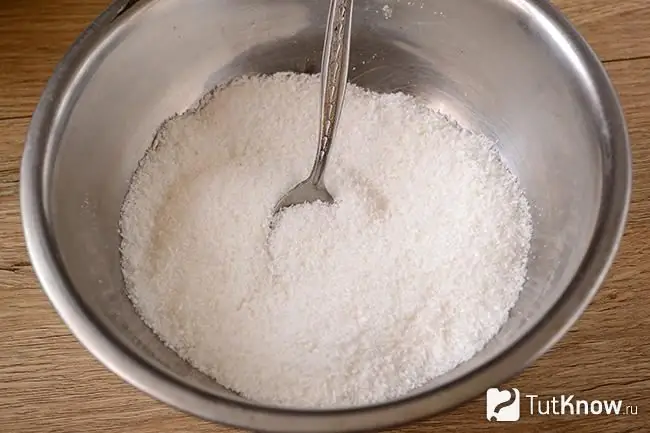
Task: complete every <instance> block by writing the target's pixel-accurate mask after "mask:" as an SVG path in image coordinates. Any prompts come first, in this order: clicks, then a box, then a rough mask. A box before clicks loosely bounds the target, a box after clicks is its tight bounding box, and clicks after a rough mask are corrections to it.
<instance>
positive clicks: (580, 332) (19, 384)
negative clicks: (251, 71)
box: [0, 0, 650, 433]
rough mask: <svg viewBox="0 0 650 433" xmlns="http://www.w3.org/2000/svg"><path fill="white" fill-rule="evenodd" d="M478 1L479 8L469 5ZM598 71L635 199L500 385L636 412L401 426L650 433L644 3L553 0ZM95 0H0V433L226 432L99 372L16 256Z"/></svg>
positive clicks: (649, 4) (469, 411)
mask: <svg viewBox="0 0 650 433" xmlns="http://www.w3.org/2000/svg"><path fill="white" fill-rule="evenodd" d="M476 1H479V0H476ZM556 3H557V5H558V6H559V7H560V8H561V9H562V10H563V11H564V12H565V13H566V14H567V15H568V16H569V18H570V19H571V20H572V21H573V22H574V23H575V25H576V26H577V27H578V29H579V30H580V31H581V32H582V33H583V35H584V36H585V37H586V38H587V40H588V41H589V42H590V43H591V44H592V46H593V48H594V49H595V51H596V52H597V53H598V55H599V56H600V57H601V59H602V60H603V62H604V63H605V66H606V68H607V70H608V71H609V73H610V75H611V77H612V79H613V81H614V84H615V85H616V87H617V89H618V91H619V93H620V95H621V100H622V103H623V106H624V108H625V113H626V116H627V121H628V125H629V131H630V135H631V138H632V150H633V154H634V156H633V157H634V191H633V195H632V205H631V210H630V215H629V222H628V225H627V231H626V235H625V237H624V239H623V242H622V246H621V249H620V252H619V254H618V257H617V260H616V262H615V265H614V267H613V269H612V271H611V272H610V274H609V277H608V279H607V282H606V284H605V285H604V287H603V288H602V290H601V291H600V292H599V294H598V296H597V298H596V299H595V301H594V302H593V303H592V304H591V306H590V307H589V309H588V310H587V311H586V313H585V314H584V315H583V316H582V318H581V319H580V320H579V322H578V323H577V324H576V326H574V328H573V329H572V330H571V331H570V332H569V334H568V335H567V336H566V337H565V338H564V339H563V340H562V341H561V342H560V343H559V344H557V345H556V346H555V347H554V348H553V349H552V350H551V351H550V352H549V353H547V354H546V355H545V356H543V357H542V358H541V359H540V360H539V361H538V362H536V363H535V364H534V365H533V366H532V367H530V368H528V369H527V370H526V371H525V372H524V373H523V374H522V375H521V376H519V377H517V378H515V379H514V380H512V381H511V383H509V385H510V386H516V387H518V388H519V389H520V390H521V391H522V392H526V393H534V394H539V395H547V396H551V395H559V394H576V395H578V396H580V397H582V398H586V399H622V400H624V401H625V404H631V405H637V406H638V415H636V416H634V415H628V416H618V417H616V416H586V417H570V416H564V417H540V416H537V417H531V416H526V415H524V416H523V418H522V420H521V421H520V422H518V423H508V424H505V423H501V424H496V423H493V424H491V423H488V422H487V421H486V420H485V400H484V398H483V397H481V398H478V399H476V400H475V401H472V402H470V403H467V404H465V405H464V406H462V407H459V408H457V409H455V410H453V411H452V412H450V413H448V414H445V415H442V416H439V417H437V418H435V419H432V420H429V421H424V422H421V423H418V424H414V425H411V426H408V427H404V428H402V429H401V430H399V431H402V432H434V431H435V432H451V431H459V432H466V431H477V432H487V431H494V432H500V431H513V432H520V431H531V432H537V431H539V432H541V431H551V432H578V431H584V432H590V433H599V432H603V433H605V432H608V433H609V432H636V431H639V432H640V431H650V415H649V413H648V411H649V410H650V345H649V344H648V342H649V341H650V306H649V304H650V288H649V287H648V286H646V285H647V284H649V283H650V260H649V259H648V252H650V1H649V0H622V1H619V2H618V3H617V4H614V3H616V2H612V1H611V0H557V1H556ZM106 4H107V0H92V1H90V0H1V1H0V430H1V431H3V432H21V433H24V432H66V433H67V432H70V433H72V432H79V433H89V432H102V433H108V432H129V433H154V432H155V433H163V432H190V431H191V432H220V431H222V432H224V431H232V432H234V431H235V430H234V429H228V428H224V427H218V426H214V425H212V424H209V423H207V422H203V421H200V420H197V419H195V418H192V417H189V416H187V415H184V414H182V413H180V412H178V411H175V410H173V409H170V408H169V407H167V406H165V405H163V404H161V403H158V402H157V401H154V400H153V399H151V398H150V397H148V396H146V395H144V394H143V393H141V392H140V391H137V390H136V389H134V388H133V387H131V386H129V385H127V384H125V383H124V382H122V380H120V379H119V378H118V377H117V376H115V375H113V374H112V373H109V372H108V371H107V370H106V369H105V368H104V367H103V366H102V365H100V364H99V362H97V361H96V360H95V359H94V358H92V357H91V356H90V355H89V354H88V352H86V351H85V350H84V349H83V348H82V347H81V345H80V344H79V343H78V342H77V341H76V340H75V339H74V338H73V337H72V336H71V334H70V333H69V332H68V330H67V328H66V327H65V326H64V325H63V324H62V322H61V320H60V319H59V317H58V316H57V315H56V313H55V312H54V310H53V309H52V308H51V307H50V304H49V303H48V300H47V299H46V297H45V295H44V294H43V292H42V291H41V290H40V288H39V286H38V283H37V281H36V279H35V277H34V275H33V273H32V270H31V267H30V264H29V261H28V257H27V254H26V251H25V247H24V243H23V236H22V231H21V224H20V215H19V204H18V182H19V162H20V157H21V153H22V148H23V139H24V136H25V131H26V128H27V125H28V122H29V118H30V115H31V113H32V111H33V109H34V107H35V104H36V103H37V101H38V98H39V94H40V92H41V90H42V88H43V86H44V85H45V82H46V80H47V78H48V76H49V75H50V73H51V72H52V69H53V67H54V66H55V64H56V62H57V61H58V60H59V59H60V58H61V56H62V55H63V53H64V52H65V50H66V49H67V47H68V46H69V44H70V43H72V41H73V40H74V39H75V38H76V36H77V35H78V34H79V32H80V31H81V30H82V29H83V28H84V27H85V26H86V25H88V24H89V23H90V22H91V20H92V19H93V18H94V17H95V16H96V15H97V14H98V13H99V12H100V11H101V10H102V9H103V8H104V7H105V6H106Z"/></svg>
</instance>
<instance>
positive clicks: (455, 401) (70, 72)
mask: <svg viewBox="0 0 650 433" xmlns="http://www.w3.org/2000/svg"><path fill="white" fill-rule="evenodd" d="M155 1H158V0H117V1H115V2H113V3H112V4H110V5H109V6H108V8H107V9H106V10H105V11H104V12H103V13H102V14H101V15H99V17H98V18H97V19H96V20H95V21H93V23H92V24H91V25H90V26H89V27H88V28H87V29H86V30H85V31H84V32H82V33H81V35H80V36H79V37H78V39H77V40H76V41H75V42H74V44H73V45H72V46H71V48H70V49H69V51H68V52H67V53H66V55H65V56H64V57H63V59H62V60H61V62H60V63H59V64H58V65H57V67H56V69H55V71H54V73H53V75H52V77H51V78H50V80H49V81H48V83H47V85H46V87H45V90H44V91H43V93H42V95H41V98H40V101H39V103H38V105H37V107H36V109H35V111H34V113H33V116H32V120H31V122H30V125H29V129H28V133H27V137H26V141H25V149H24V153H23V158H22V162H21V174H20V207H21V218H22V223H23V231H24V236H25V240H26V245H27V249H28V254H29V257H30V261H31V263H32V266H33V269H34V271H35V273H36V275H37V277H38V279H39V282H40V284H41V286H42V288H43V290H44V291H45V293H46V294H47V296H48V298H49V300H50V302H51V303H52V305H53V306H54V308H55V309H56V311H57V312H58V314H59V315H60V316H61V318H62V319H63V321H64V322H65V323H66V325H67V326H68V327H69V328H70V330H71V331H72V333H73V334H74V335H75V337H76V338H77V339H78V340H79V341H80V342H81V343H82V345H84V346H85V347H86V349H87V350H88V351H89V352H91V353H92V354H93V356H95V357H96V358H97V359H98V360H99V361H101V362H102V363H103V364H104V365H105V366H106V367H107V368H109V369H110V370H111V371H113V372H114V373H115V374H117V375H118V376H120V377H121V378H122V379H124V380H125V381H127V382H129V383H130V384H132V385H134V386H135V387H137V388H139V389H140V390H142V391H144V392H145V393H147V394H149V395H150V396H152V397H154V398H156V399H158V400H160V401H163V402H165V403H167V404H169V405H171V406H173V407H175V408H177V409H180V410H182V411H184V412H186V413H189V414H193V415H196V416H198V417H201V418H203V419H206V420H210V421H214V422H218V423H221V424H225V425H230V426H236V427H240V428H248V429H253V430H258V431H268V432H285V433H287V432H289V433H291V432H296V433H298V432H303V433H308V432H329V431H332V432H355V431H367V430H371V429H377V428H389V427H394V426H397V425H400V424H404V423H407V422H412V421H416V420H419V419H422V418H426V417H429V416H432V415H434V414H438V413H441V412H445V411H447V410H450V409H452V408H455V407H457V406H459V405H460V404H462V403H464V402H466V401H468V400H470V399H472V398H474V397H476V396H478V395H480V394H481V393H483V392H485V390H486V389H487V388H489V387H493V386H498V385H499V384H501V383H503V382H505V381H507V380H508V379H510V378H512V377H513V376H515V375H517V374H519V373H520V372H521V371H522V370H523V369H524V368H526V367H527V366H528V365H529V364H531V363H532V362H533V361H535V360H536V359H537V358H539V357H540V356H541V355H542V354H543V353H544V352H545V351H546V350H548V349H549V348H550V347H551V346H552V345H553V344H554V343H555V342H556V341H557V340H559V339H560V338H561V337H562V336H563V335H564V334H565V333H566V332H567V331H568V330H569V328H570V327H571V326H572V325H573V324H574V322H575V321H576V320H577V319H578V318H579V317H580V315H581V314H582V312H583V311H584V310H585V308H586V307H587V306H588V304H589V303H590V302H591V300H592V299H593V297H594V295H595V294H596V292H597V291H598V289H599V287H600V286H601V284H602V283H603V281H604V279H605V277H606V274H607V272H608V271H609V269H610V267H611V265H612V262H613V260H614V257H615V255H616V252H617V251H618V247H619V244H620V241H621V238H622V235H623V232H624V228H625V224H626V220H627V214H628V209H629V203H630V196H631V185H632V161H631V150H630V142H629V136H628V132H627V126H626V123H625V119H624V115H623V110H622V108H621V105H620V101H619V98H618V95H617V94H616V91H615V89H614V87H613V85H612V83H611V81H610V79H609V77H608V75H607V73H606V71H605V69H604V67H603V66H602V64H601V63H600V61H599V60H598V57H597V56H596V54H595V53H594V52H593V51H592V49H591V48H590V47H589V45H588V44H587V43H586V41H585V40H584V39H583V38H582V36H581V35H580V34H579V33H578V32H577V31H576V30H575V29H574V28H573V26H572V25H571V24H570V23H569V21H568V20H567V19H566V18H565V17H564V16H563V15H562V14H561V12H559V10H557V9H556V8H555V7H554V6H552V5H551V4H550V3H548V2H547V1H545V0H517V2H518V3H519V4H520V6H521V7H526V8H532V10H534V12H535V13H536V14H540V15H541V16H542V17H543V18H545V19H546V20H547V21H548V22H549V23H550V24H551V25H552V26H554V27H555V28H556V29H558V30H559V32H560V34H561V36H562V37H563V38H564V39H566V40H568V41H569V42H570V44H571V49H572V51H574V52H576V53H577V60H575V61H576V62H579V63H580V64H581V65H582V66H584V68H585V70H586V71H587V72H588V74H589V77H590V78H591V80H592V81H593V82H594V83H596V85H597V86H596V96H597V97H598V100H599V102H602V101H605V103H604V104H603V105H604V107H603V110H604V111H605V112H606V113H607V115H608V117H607V119H608V122H609V128H610V131H611V137H610V142H611V143H613V144H612V154H613V161H614V165H613V167H611V170H612V171H613V173H614V179H615V181H614V182H612V183H611V184H607V185H603V191H604V192H603V195H606V196H607V197H609V199H610V201H609V202H608V203H605V204H606V205H609V206H608V207H607V206H605V209H604V210H601V213H600V214H599V218H598V221H597V224H596V227H595V230H594V235H593V237H592V240H591V242H590V246H589V248H588V251H587V253H586V255H585V257H584V258H583V260H582V262H581V264H580V267H579V269H578V272H577V273H576V275H575V276H574V277H573V279H572V280H571V282H570V284H569V285H568V286H567V288H566V289H565V291H564V292H563V293H562V295H561V296H560V297H559V298H558V300H557V301H556V303H555V304H554V305H553V306H552V307H551V308H550V309H549V311H548V312H547V314H546V315H545V316H544V317H543V318H542V319H541V320H540V321H539V322H538V323H537V324H535V325H534V326H533V327H532V328H531V329H529V330H528V332H527V333H526V334H524V335H523V336H521V338H520V339H519V340H518V341H517V342H515V343H514V344H512V345H511V346H510V347H508V348H506V349H505V350H504V351H503V352H502V353H500V354H498V355H497V356H496V357H494V358H492V359H491V360H489V361H488V362H486V363H485V364H483V365H480V366H478V367H477V368H475V369H474V370H472V371H470V372H469V373H467V374H466V375H464V376H462V377H459V378H457V379H455V380H452V381H450V382H449V383H446V384H444V385H442V386H440V387H438V388H435V389H431V390H428V391H423V392H421V393H418V394H415V395H412V396H408V397H404V398H401V399H398V400H394V401H390V402H386V403H381V404H376V405H372V406H364V407H355V408H345V409H328V410H297V409H283V408H274V407H269V406H262V405H258V404H256V403H254V402H242V401H238V400H230V399H227V398H223V397H220V396H216V395H213V394H210V393H208V392H205V391H202V390H199V389H197V388H194V387H192V386H191V385H188V384H185V383H182V382H180V381H179V380H178V379H176V378H174V377H172V376H170V375H169V374H167V373H165V372H163V371H161V370H158V369H157V368H156V367H154V366H152V365H149V364H148V363H146V362H145V361H144V360H142V359H139V358H138V356H137V355H136V354H135V353H133V352H132V351H130V350H129V349H128V348H127V347H125V346H123V345H122V344H121V343H120V342H119V341H118V340H117V339H116V338H114V337H113V336H111V335H110V333H109V332H107V330H105V329H103V327H102V325H101V324H100V323H99V322H98V321H96V320H94V319H93V316H92V315H91V314H90V312H89V311H88V310H87V309H86V308H85V307H84V305H83V303H82V302H81V300H80V299H79V298H78V297H77V296H76V294H75V293H74V290H73V289H72V287H73V286H72V284H71V282H70V280H69V278H68V277H67V275H66V271H65V269H64V267H63V265H62V263H61V262H60V260H59V258H58V255H57V250H56V245H55V242H54V239H52V235H51V233H50V232H49V231H48V218H47V214H46V210H45V206H44V203H46V202H47V200H46V197H45V191H47V188H46V187H45V184H44V182H46V180H47V179H48V175H47V172H46V167H45V164H44V162H45V160H46V159H47V153H48V150H49V149H50V148H51V144H52V142H53V139H52V137H51V134H50V132H51V130H52V126H53V125H56V124H57V122H58V121H59V120H60V119H59V118H60V108H61V107H63V106H65V105H66V104H70V103H73V102H70V101H69V97H68V96H69V90H70V89H72V88H74V86H75V85H76V83H77V81H78V80H77V79H76V78H78V76H79V75H80V70H81V69H83V67H84V65H85V64H86V63H87V62H88V59H89V56H90V55H91V54H92V52H93V51H94V50H95V49H96V48H97V47H98V46H99V44H100V43H101V42H102V39H103V38H106V37H107V36H108V35H109V34H111V33H112V34H115V33H116V32H117V30H118V29H119V28H120V27H121V26H124V25H127V21H128V18H129V17H132V16H134V15H135V14H138V13H140V12H142V11H143V10H145V9H146V7H147V5H150V4H152V3H153V2H155ZM127 12H128V13H127ZM122 15H125V17H124V18H125V19H124V20H122V19H120V17H121V16H122ZM605 190H606V192H605ZM601 207H602V206H601Z"/></svg>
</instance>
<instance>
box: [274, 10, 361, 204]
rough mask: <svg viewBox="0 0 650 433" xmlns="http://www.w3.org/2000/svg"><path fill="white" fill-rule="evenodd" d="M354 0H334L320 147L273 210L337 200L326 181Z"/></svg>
mask: <svg viewBox="0 0 650 433" xmlns="http://www.w3.org/2000/svg"><path fill="white" fill-rule="evenodd" d="M353 7H354V2H353V0H331V3H330V10H329V13H328V16H327V26H326V28H325V43H324V44H323V60H322V61H321V83H322V84H321V108H320V117H321V119H320V126H319V131H318V148H317V150H316V157H315V159H314V166H313V167H312V170H311V173H310V174H309V177H308V178H307V179H305V180H304V181H302V182H300V183H299V184H298V185H296V186H295V187H293V188H292V189H291V190H290V191H289V192H288V193H286V194H285V195H284V196H283V197H282V198H281V199H280V201H278V204H277V205H276V206H275V209H274V210H273V213H278V212H279V211H281V210H282V209H284V208H286V207H289V206H294V205H296V204H301V203H311V202H315V201H322V202H324V203H331V202H333V201H334V199H333V198H332V195H331V194H330V193H329V191H328V190H327V188H326V186H325V183H324V182H323V174H324V173H325V168H326V167H327V157H328V156H329V153H330V148H331V147H332V141H333V140H334V136H335V135H336V129H337V126H338V123H339V117H340V116H341V109H342V108H343V99H344V97H345V89H346V87H347V81H348V68H349V64H350V36H351V34H352V12H353Z"/></svg>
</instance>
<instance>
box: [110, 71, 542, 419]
mask: <svg viewBox="0 0 650 433" xmlns="http://www.w3.org/2000/svg"><path fill="white" fill-rule="evenodd" d="M319 91H320V79H319V77H317V76H308V75H295V74H288V73H283V74H276V75H273V76H270V77H252V78H244V79H239V80H237V81H235V82H234V83H232V84H231V85H229V86H227V87H225V88H222V89H219V90H217V91H216V92H215V94H214V95H213V97H212V98H211V99H207V100H206V101H204V103H203V104H202V107H201V108H200V109H199V110H198V111H197V112H193V113H189V114H185V115H182V116H179V117H176V118H174V119H172V120H170V121H168V122H167V123H166V124H165V125H164V126H163V128H162V129H161V131H160V133H159V134H158V136H157V138H156V140H155V143H154V148H153V150H152V151H150V152H149V153H148V154H147V155H146V157H145V158H144V159H143V161H142V163H141V166H140V168H139V169H138V171H137V172H136V175H135V176H134V179H133V183H132V185H131V188H130V191H129V193H128V195H127V197H126V199H125V202H124V207H123V216H122V220H121V230H122V236H123V243H122V254H123V271H124V277H125V280H126V283H127V288H128V290H129V292H130V296H131V297H132V300H133V302H134V303H135V305H136V308H137V309H138V310H139V311H140V313H141V314H142V316H143V318H144V319H145V321H146V322H147V323H148V324H149V325H150V326H151V328H153V329H154V330H155V331H156V333H157V334H158V335H159V336H160V337H161V338H162V339H163V340H164V341H165V342H166V343H167V344H168V345H169V346H170V347H171V348H173V349H174V350H176V351H177V352H178V353H179V354H180V355H181V356H182V357H183V358H185V359H187V360H188V361H189V362H190V363H192V364H193V365H194V366H196V367H197V368H199V369H200V370H202V371H203V372H205V373H206V374H208V375H210V376H213V377H214V378H215V379H216V380H217V381H218V382H220V383H221V384H222V385H224V386H226V387H228V388H230V389H232V390H234V391H236V392H239V393H240V394H242V395H243V396H245V397H248V398H251V399H254V400H257V401H261V402H265V403H271V404H278V405H286V406H293V407H340V406H349V405H359V404H365V403H373V402H381V401H385V400H387V399H391V398H395V397H398V396H401V395H404V394H405V393H408V392H409V391H411V390H413V389H414V388H416V387H419V386H421V385H423V384H424V383H426V382H427V381H428V380H430V379H431V378H433V377H435V376H438V375H440V374H443V373H445V372H447V371H449V370H450V369H452V368H454V367H455V366H456V365H458V364H459V363H461V362H463V361H465V360H467V359H469V358H471V357H472V356H473V355H474V354H475V353H476V352H477V351H478V350H480V349H481V348H482V347H483V346H484V345H485V344H486V343H487V342H488V340H490V338H492V337H493V336H494V335H495V334H496V333H497V331H498V330H499V328H500V327H501V325H502V324H503V323H504V322H505V321H506V319H507V316H508V311H509V310H510V308H511V307H512V306H513V304H514V303H515V301H516V299H517V297H518V295H519V292H520V290H521V288H522V285H523V283H524V280H525V276H526V264H527V256H528V252H529V248H530V238H531V230H532V229H531V220H530V214H529V210H528V205H527V202H526V199H525V197H524V196H523V194H522V191H521V189H520V186H519V185H518V182H517V179H516V178H515V177H514V176H513V175H512V174H510V172H509V171H508V170H507V169H506V167H505V166H504V164H503V163H502V161H501V160H500V158H499V155H498V152H497V151H496V150H495V148H494V147H493V143H491V142H490V141H488V140H487V139H485V138H482V137H480V136H477V135H473V134H472V133H470V132H468V131H466V130H463V129H461V128H460V127H458V126H457V125H456V124H455V123H453V122H451V121H449V120H448V119H446V118H445V117H443V116H441V115H440V114H437V113H436V112H434V111H432V110H430V109H429V108H426V107H424V106H421V105H418V104H417V103H416V102H415V100H414V99H413V98H412V97H409V96H406V95H403V94H391V95H379V94H376V93H371V92H368V91H365V90H362V89H360V88H358V87H356V86H350V87H349V88H348V91H347V94H346V98H347V99H346V101H345V107H344V110H343V118H342V121H341V124H340V129H339V132H338V135H337V137H336V141H335V143H334V146H333V149H332V155H331V159H330V163H329V165H328V170H327V173H326V176H325V178H326V183H327V186H328V189H329V190H330V191H331V193H332V194H333V196H334V197H335V198H336V203H335V204H334V205H331V206H325V205H323V204H311V205H302V206H298V207H295V208H290V209H288V210H286V211H285V212H283V214H281V216H280V218H279V220H278V221H277V224H276V226H275V229H274V230H273V232H272V233H271V232H270V229H269V222H270V217H271V213H272V209H273V206H274V205H275V203H276V201H277V200H278V199H279V198H280V196H281V195H282V193H284V192H286V191H287V190H288V189H289V188H290V187H292V186H293V185H295V184H296V183H297V182H298V181H300V180H302V179H303V178H305V177H306V175H307V174H308V171H309V169H310V168H311V164H312V160H313V157H314V151H315V143H316V132H317V129H318V114H319V113H318V110H319Z"/></svg>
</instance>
